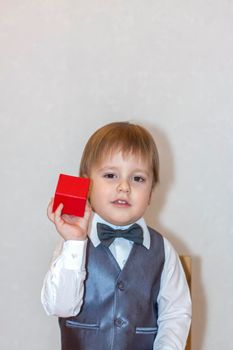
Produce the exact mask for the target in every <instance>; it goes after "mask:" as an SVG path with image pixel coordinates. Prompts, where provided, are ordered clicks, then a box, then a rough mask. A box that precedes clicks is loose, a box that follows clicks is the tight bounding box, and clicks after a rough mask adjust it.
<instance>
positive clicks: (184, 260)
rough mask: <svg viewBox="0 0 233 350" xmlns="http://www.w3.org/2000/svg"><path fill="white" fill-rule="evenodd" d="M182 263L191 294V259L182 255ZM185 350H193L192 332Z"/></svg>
mask: <svg viewBox="0 0 233 350" xmlns="http://www.w3.org/2000/svg"><path fill="white" fill-rule="evenodd" d="M180 261H181V263H182V266H183V269H184V272H185V275H186V278H187V282H188V285H189V289H190V292H191V262H192V261H191V257H190V256H187V255H181V256H180ZM185 350H191V330H190V331H189V336H188V339H187V344H186V348H185Z"/></svg>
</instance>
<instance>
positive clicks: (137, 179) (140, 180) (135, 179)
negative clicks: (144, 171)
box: [133, 176, 146, 182]
mask: <svg viewBox="0 0 233 350" xmlns="http://www.w3.org/2000/svg"><path fill="white" fill-rule="evenodd" d="M133 180H134V181H136V182H145V181H146V180H145V179H144V177H142V176H134V177H133Z"/></svg>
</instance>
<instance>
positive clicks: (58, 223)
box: [41, 122, 191, 350]
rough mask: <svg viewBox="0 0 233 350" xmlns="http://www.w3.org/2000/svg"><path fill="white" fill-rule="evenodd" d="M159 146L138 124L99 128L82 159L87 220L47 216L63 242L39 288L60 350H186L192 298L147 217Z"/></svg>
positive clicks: (177, 265)
mask: <svg viewBox="0 0 233 350" xmlns="http://www.w3.org/2000/svg"><path fill="white" fill-rule="evenodd" d="M158 168H159V160H158V153H157V148H156V145H155V143H154V140H153V138H152V136H151V135H150V134H149V132H148V131H147V130H146V129H144V128H143V127H141V126H139V125H134V124H131V123H128V122H115V123H111V124H108V125H106V126H104V127H102V128H100V129H99V130H97V131H96V132H95V133H94V134H93V135H92V136H91V138H90V139H89V141H88V143H87V145H86V147H85V149H84V152H83V156H82V159H81V165H80V176H83V177H84V176H87V177H90V178H91V180H92V188H91V193H90V199H89V201H90V204H89V203H87V205H86V209H85V214H84V217H83V218H78V217H74V216H69V215H62V207H63V205H62V204H60V205H59V207H58V208H57V210H56V211H55V213H53V212H52V204H53V203H52V200H51V202H50V204H49V207H48V217H49V219H50V220H51V221H52V222H53V223H54V224H55V227H56V229H57V231H58V233H59V234H60V235H61V237H62V238H63V243H62V246H61V248H60V250H59V251H58V252H57V257H56V258H55V259H54V262H53V263H52V266H51V268H50V271H49V272H48V273H47V275H46V278H45V281H44V285H43V288H42V295H41V298H42V304H43V306H44V308H45V310H46V312H47V313H48V314H52V315H57V316H59V324H60V329H61V343H62V350H92V349H93V350H152V349H153V350H183V349H184V348H185V343H186V338H187V335H188V331H189V327H190V320H191V301H190V295H189V289H188V286H187V283H186V279H185V276H184V272H183V269H182V267H181V264H180V261H179V258H178V256H177V254H176V252H175V251H174V249H173V248H172V246H171V244H170V243H169V242H168V241H167V240H166V239H165V238H164V237H162V236H161V235H160V234H159V233H158V232H156V231H155V230H153V229H151V228H149V227H147V225H146V224H145V221H144V219H143V215H144V213H145V210H146V208H147V207H148V205H149V203H150V199H151V195H152V191H153V188H154V187H155V185H156V183H157V182H158V179H159V175H158Z"/></svg>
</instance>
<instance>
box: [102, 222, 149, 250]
mask: <svg viewBox="0 0 233 350" xmlns="http://www.w3.org/2000/svg"><path fill="white" fill-rule="evenodd" d="M97 233H98V237H99V240H100V241H101V243H102V244H103V245H105V246H106V247H109V246H110V245H111V243H112V242H113V241H114V239H115V238H119V237H122V238H125V239H128V240H130V241H133V242H134V243H136V244H142V242H143V231H142V228H141V226H139V225H138V224H133V225H132V226H130V227H129V228H128V229H126V230H115V229H113V228H112V227H110V226H108V225H105V224H101V223H99V222H98V223H97Z"/></svg>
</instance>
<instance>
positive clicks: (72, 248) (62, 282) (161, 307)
mask: <svg viewBox="0 0 233 350" xmlns="http://www.w3.org/2000/svg"><path fill="white" fill-rule="evenodd" d="M97 222H102V223H106V221H104V220H103V219H102V218H100V217H99V216H98V215H97V214H94V216H93V218H92V221H91V224H90V227H89V232H88V235H89V238H90V239H91V241H92V243H93V245H94V246H95V247H96V246H97V245H98V244H100V241H99V238H98V235H97V229H96V223H97ZM137 223H138V224H139V225H140V226H141V227H142V229H143V245H144V246H145V247H146V248H147V249H149V248H150V234H149V231H148V228H147V225H146V223H145V221H144V219H143V218H141V219H139V220H138V221H137ZM106 224H108V225H110V226H112V227H114V228H121V229H124V228H127V227H129V226H130V225H128V226H125V227H122V226H121V227H116V226H114V225H111V224H109V223H106ZM163 239H164V249H165V263H164V268H163V272H162V276H161V285H160V291H159V295H158V299H157V302H158V333H157V336H156V339H155V341H154V347H153V350H184V348H185V343H186V339H187V336H188V331H189V327H190V322H191V299H190V293H189V288H188V285H187V282H186V278H185V275H184V271H183V268H182V266H181V263H180V259H179V257H178V255H177V253H176V252H175V250H174V248H173V247H172V245H171V244H170V243H169V241H168V240H167V239H165V238H164V237H163ZM86 246H87V240H85V241H65V242H64V241H62V242H61V244H60V246H59V247H58V249H57V250H56V251H55V254H54V258H53V262H52V264H51V267H50V270H49V271H48V273H47V274H46V276H45V279H44V283H43V287H42V291H41V301H42V305H43V307H44V309H45V311H46V313H47V314H48V315H55V316H60V317H70V316H75V315H77V314H78V313H79V311H80V308H81V306H82V303H83V293H84V281H85V277H86V270H85V261H86ZM132 246H133V242H131V241H128V240H126V239H124V238H116V239H115V240H114V241H113V243H112V244H111V246H110V247H109V249H110V250H111V252H112V254H113V256H114V257H115V259H116V261H117V263H118V264H119V266H120V268H121V269H122V268H123V267H124V264H125V262H126V260H127V258H128V256H129V253H130V251H131V248H132Z"/></svg>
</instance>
